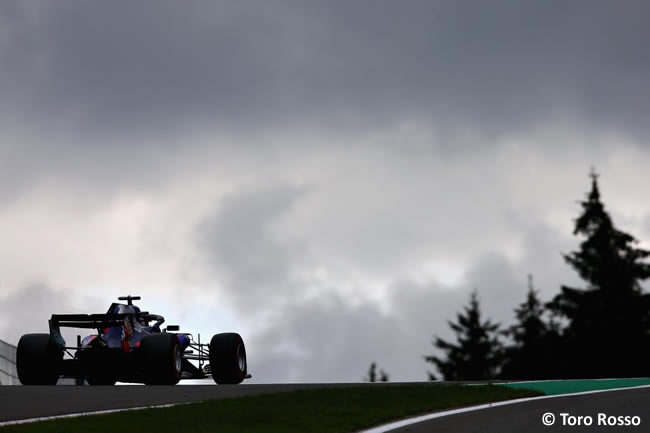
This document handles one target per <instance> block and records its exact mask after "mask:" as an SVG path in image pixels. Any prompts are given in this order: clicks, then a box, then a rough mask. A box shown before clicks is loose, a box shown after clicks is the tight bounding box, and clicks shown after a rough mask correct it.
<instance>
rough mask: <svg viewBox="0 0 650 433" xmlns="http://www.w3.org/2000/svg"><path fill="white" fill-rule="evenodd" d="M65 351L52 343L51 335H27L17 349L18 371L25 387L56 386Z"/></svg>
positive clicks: (21, 339) (22, 338)
mask: <svg viewBox="0 0 650 433" xmlns="http://www.w3.org/2000/svg"><path fill="white" fill-rule="evenodd" d="M62 359H63V351H61V350H58V349H57V348H56V347H55V346H54V344H52V343H51V342H50V335H49V334H25V335H23V336H22V337H20V340H19V341H18V347H17V348H16V370H18V379H19V380H20V383H22V384H23V385H56V383H57V382H58V381H59V372H60V368H61V361H62Z"/></svg>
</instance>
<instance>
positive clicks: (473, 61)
mask: <svg viewBox="0 0 650 433" xmlns="http://www.w3.org/2000/svg"><path fill="white" fill-rule="evenodd" d="M2 7H3V9H4V11H3V12H4V13H3V15H4V16H5V17H6V18H5V21H6V22H7V23H9V22H10V25H8V26H7V27H6V30H5V42H4V44H3V45H2V59H3V61H2V65H3V66H2V69H1V72H0V77H1V83H0V86H2V88H3V89H4V91H3V95H4V96H5V98H8V99H5V100H8V101H12V102H13V103H12V106H11V107H7V106H5V107H4V111H7V110H8V109H9V111H12V112H13V113H14V114H16V113H18V114H19V116H24V117H25V118H23V119H22V121H26V118H29V119H33V120H35V121H36V127H37V128H41V127H44V125H49V127H51V126H52V125H53V124H56V123H60V122H62V121H63V122H65V123H66V124H68V125H69V124H74V126H75V127H76V128H78V129H80V130H83V129H86V128H90V129H91V130H92V133H93V135H94V136H97V135H102V134H110V135H113V134H118V135H119V134H124V133H125V132H126V131H128V133H130V134H135V133H136V132H138V131H140V132H142V131H145V133H148V134H151V133H154V134H155V133H157V132H160V131H167V133H169V132H172V131H176V130H178V129H184V128H191V127H195V126H198V125H201V126H202V127H204V126H206V125H210V126H213V127H215V128H220V127H234V128H235V129H242V128H244V129H248V128H251V127H252V128H261V127H270V126H274V127H284V126H287V125H291V126H296V125H301V126H302V125H304V124H312V125H315V126H319V125H320V126H324V125H329V126H332V125H337V126H338V127H339V128H345V127H346V125H348V126H350V127H354V128H358V127H360V125H366V126H374V125H377V124H382V123H384V122H386V121H388V122H396V123H399V122H400V121H402V120H404V119H417V120H418V121H421V122H424V123H425V124H430V125H433V126H434V127H435V128H443V129H444V128H450V127H451V128H453V129H458V128H460V129H461V130H465V129H467V128H470V129H476V130H478V131H484V132H493V133H497V134H498V133H503V132H506V131H507V132H511V131H513V130H528V129H530V128H532V127H535V126H537V125H543V124H546V123H549V122H567V123H569V124H574V123H576V124H577V126H578V127H583V128H593V127H598V128H601V127H605V128H614V129H620V130H623V131H625V132H626V133H635V132H640V131H642V132H644V133H645V132H647V131H646V122H645V120H644V119H645V117H647V116H646V114H647V113H648V108H649V106H648V104H649V102H648V101H649V100H650V98H648V96H649V95H648V92H649V90H648V89H649V88H650V86H648V84H649V83H648V77H649V76H650V62H649V61H648V57H647V56H645V55H644V52H645V47H646V46H647V44H648V42H649V39H650V32H649V31H648V28H647V26H646V23H645V20H644V17H646V16H647V15H648V12H649V10H648V5H647V3H646V2H641V1H633V2H626V3H625V4H624V5H619V6H617V7H616V8H614V7H612V6H611V3H610V2H606V1H597V2H569V3H567V2H561V1H547V2H536V3H529V2H526V3H522V2H516V1H508V0H505V1H499V2H491V3H490V5H485V4H481V3H476V2H457V1H440V2H426V1H410V2H407V3H400V4H397V3H394V2H389V1H379V2H377V1H362V2H355V3H354V4H349V3H345V4H343V3H338V2H317V3H309V4H305V3H302V2H292V1H279V2H273V3H268V2H263V1H243V2H216V3H203V2H196V3H193V4H192V5H191V6H188V5H179V4H177V3H175V2H158V3H157V5H156V8H152V7H151V5H150V4H148V3H147V2H139V1H136V2H128V3H104V2H85V3H78V2H70V3H67V4H60V3H58V4H57V5H56V6H54V5H48V4H45V3H31V2H24V5H22V6H20V7H17V6H16V5H15V4H4V5H3V6H2Z"/></svg>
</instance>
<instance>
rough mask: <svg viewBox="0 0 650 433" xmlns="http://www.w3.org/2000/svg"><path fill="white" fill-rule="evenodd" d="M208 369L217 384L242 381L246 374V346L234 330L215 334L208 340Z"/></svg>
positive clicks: (231, 383) (232, 383) (233, 383)
mask: <svg viewBox="0 0 650 433" xmlns="http://www.w3.org/2000/svg"><path fill="white" fill-rule="evenodd" d="M210 370H211V372H212V379H214V381H215V382H216V383H217V384H219V385H235V384H238V383H242V381H243V380H244V379H245V378H246V375H247V374H248V361H247V359H246V347H245V346H244V340H243V339H242V338H241V336H240V335H239V334H237V333H234V332H226V333H223V334H216V335H215V336H214V337H212V340H211V341H210Z"/></svg>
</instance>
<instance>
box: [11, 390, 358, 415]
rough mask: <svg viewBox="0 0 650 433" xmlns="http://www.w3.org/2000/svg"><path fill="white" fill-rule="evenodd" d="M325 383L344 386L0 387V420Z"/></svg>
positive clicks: (213, 397) (238, 394)
mask: <svg viewBox="0 0 650 433" xmlns="http://www.w3.org/2000/svg"><path fill="white" fill-rule="evenodd" d="M350 385H351V384H350ZM327 386H346V385H333V384H327V385H323V384H268V385H245V384H244V385H186V386H178V385H177V386H0V402H1V404H0V422H4V421H14V420H21V419H29V418H37V417H47V416H54V415H65V414H71V413H81V412H95V411H100V410H110V409H125V408H131V407H143V406H154V405H162V404H169V403H188V402H198V401H203V400H212V399H220V398H230V397H241V396H245V395H258V394H265V393H270V392H283V391H293V390H297V389H312V388H323V387H327ZM347 386H349V385H347Z"/></svg>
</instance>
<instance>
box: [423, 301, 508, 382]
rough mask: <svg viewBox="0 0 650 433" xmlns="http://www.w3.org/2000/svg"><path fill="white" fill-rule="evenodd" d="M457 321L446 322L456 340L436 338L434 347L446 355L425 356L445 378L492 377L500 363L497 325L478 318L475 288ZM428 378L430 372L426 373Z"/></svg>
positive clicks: (478, 310)
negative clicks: (441, 356) (451, 341)
mask: <svg viewBox="0 0 650 433" xmlns="http://www.w3.org/2000/svg"><path fill="white" fill-rule="evenodd" d="M456 320H457V322H456V323H454V322H452V321H449V322H448V323H449V326H450V327H451V329H452V330H453V331H454V332H455V333H456V340H457V342H456V343H450V342H447V341H445V340H443V339H441V338H439V337H436V338H435V340H434V343H433V344H434V346H435V347H437V348H438V349H441V350H442V351H443V352H445V354H446V358H444V359H443V358H439V357H437V356H433V355H432V356H426V357H425V358H424V359H425V361H427V362H431V363H433V364H434V365H435V366H436V367H437V368H438V370H439V371H440V373H442V375H443V377H444V378H445V379H446V380H481V379H491V378H494V377H495V376H496V373H497V368H498V366H499V362H500V356H501V346H500V343H499V341H498V334H499V324H494V323H492V322H490V321H489V320H486V321H482V319H481V309H480V305H479V301H478V296H477V294H476V291H474V292H472V295H471V297H470V302H469V305H468V306H465V307H464V312H463V313H458V314H457V317H456ZM429 377H430V378H431V379H432V378H433V375H432V374H431V373H429Z"/></svg>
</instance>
